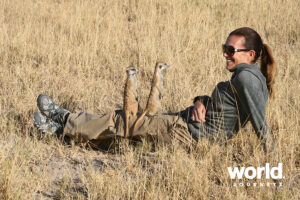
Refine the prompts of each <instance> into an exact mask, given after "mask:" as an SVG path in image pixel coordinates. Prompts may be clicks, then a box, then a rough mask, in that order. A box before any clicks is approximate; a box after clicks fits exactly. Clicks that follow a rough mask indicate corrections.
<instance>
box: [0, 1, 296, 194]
mask: <svg viewBox="0 0 300 200" xmlns="http://www.w3.org/2000/svg"><path fill="white" fill-rule="evenodd" d="M299 9H300V4H299V1H298V0H290V1H282V0H276V1H275V0H274V1H268V0H252V1H240V2H236V1H234V0H228V1H223V0H213V1H209V0H203V1H196V0H185V1H179V0H171V1H160V0H153V1H136V0H129V1H121V0H115V1H107V0H106V1H105V0H103V1H96V0H87V1H83V0H40V1H35V0H24V1H17V0H2V1H0V65H1V70H0V114H1V115H0V131H1V136H0V199H32V198H38V199H47V198H54V199H55V198H56V199H71V198H75V199H85V198H88V199H124V198H126V199H297V198H300V195H299V194H300V134H299V133H300V130H299V128H300V115H299V109H300V102H299V99H300V98H299V94H300V93H299V91H300V86H299V79H300V68H299V66H300V58H299V55H300V13H299ZM242 26H250V27H252V28H254V29H255V30H257V31H258V32H259V33H260V34H261V36H262V38H263V39H264V42H265V43H267V44H269V45H270V47H271V48H272V50H273V53H274V57H275V58H276V61H277V63H278V66H279V74H278V77H277V81H276V86H275V88H276V90H277V91H276V99H275V100H274V101H270V102H269V104H268V110H267V116H268V122H269V124H270V126H271V128H272V130H273V131H274V136H275V139H276V144H277V148H276V150H275V153H274V155H272V156H266V155H265V154H264V153H263V151H262V148H261V145H260V143H259V141H258V139H257V138H256V136H255V134H254V132H253V130H252V129H251V127H248V128H247V129H246V130H244V131H242V132H240V133H239V134H238V135H237V136H236V137H234V138H233V139H231V140H230V141H229V144H228V146H227V147H223V146H220V145H218V144H209V143H208V141H206V140H202V141H200V143H199V148H198V150H195V151H192V152H189V153H187V152H186V151H185V150H183V148H182V147H181V146H180V145H175V146H174V148H173V149H168V148H165V147H157V148H156V151H155V153H154V155H150V153H151V150H150V147H149V144H147V143H145V144H144V145H139V146H138V147H133V146H132V145H129V146H128V145H126V142H123V143H122V144H121V147H122V148H123V150H121V151H117V153H113V154H110V153H102V152H100V151H94V150H91V149H89V148H85V147H81V146H80V145H74V144H72V143H71V145H66V144H63V143H62V142H60V141H59V140H58V139H56V138H52V137H47V136H42V137H40V136H39V134H38V132H37V131H36V130H35V129H34V128H33V123H32V114H33V112H34V111H36V110H37V107H36V97H37V96H38V94H40V93H46V94H48V95H50V96H51V97H53V98H54V99H55V100H56V101H57V102H58V103H60V104H62V105H64V106H65V107H67V108H68V109H70V110H71V111H79V110H84V111H87V112H92V113H106V112H109V111H112V110H114V109H117V108H120V107H121V104H122V90H123V84H124V78H125V68H126V67H127V66H128V65H129V64H130V63H134V64H135V65H136V66H137V67H138V68H139V69H140V70H141V72H142V73H141V74H140V76H139V77H138V78H139V81H140V90H139V91H140V96H141V97H142V98H141V101H142V105H145V101H146V96H147V94H148V91H149V87H150V83H149V79H150V76H151V73H152V70H153V67H154V63H155V61H156V60H158V59H161V60H164V61H166V62H168V63H170V64H171V68H170V69H169V70H168V73H167V75H166V94H165V97H164V99H163V102H162V105H163V108H164V110H165V111H171V112H175V111H179V110H181V109H184V108H185V107H187V106H189V105H191V102H192V98H193V97H194V96H196V95H202V94H203V95H204V94H209V95H210V93H211V92H212V90H213V88H214V86H215V85H216V83H218V82H219V81H224V80H228V79H229V78H230V75H231V74H230V73H229V72H227V71H226V70H225V68H224V62H225V61H224V58H223V57H222V54H221V44H222V43H224V41H225V39H226V37H227V35H228V34H229V32H230V31H232V30H234V29H235V28H238V27H242ZM266 162H270V163H271V166H276V165H277V163H278V162H282V163H283V174H284V176H285V179H283V180H282V183H283V186H282V187H277V188H276V187H256V188H254V187H248V188H247V187H233V186H232V181H231V180H230V179H229V175H228V173H227V167H229V166H235V165H239V166H250V165H253V166H255V167H259V166H264V165H265V163H266Z"/></svg>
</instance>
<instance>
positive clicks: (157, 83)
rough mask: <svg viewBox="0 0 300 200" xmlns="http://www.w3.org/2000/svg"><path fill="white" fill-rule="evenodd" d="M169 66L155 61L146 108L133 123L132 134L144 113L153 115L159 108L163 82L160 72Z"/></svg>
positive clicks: (162, 93)
mask: <svg viewBox="0 0 300 200" xmlns="http://www.w3.org/2000/svg"><path fill="white" fill-rule="evenodd" d="M169 66H170V65H168V64H167V63H162V62H157V63H156V65H155V70H154V74H153V78H152V83H151V90H150V94H149V97H148V101H147V105H146V109H145V110H144V112H143V113H142V114H141V115H140V116H139V117H138V119H137V120H136V121H135V123H134V124H133V127H132V134H133V133H134V131H135V129H136V127H137V126H138V124H139V123H140V122H141V120H142V119H143V118H144V116H145V115H146V114H149V115H150V116H153V115H155V114H156V113H157V112H159V111H160V110H161V104H160V99H161V98H162V97H163V95H164V82H163V73H162V72H163V71H164V70H165V69H167V68H168V67H169Z"/></svg>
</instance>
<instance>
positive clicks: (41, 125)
mask: <svg viewBox="0 0 300 200" xmlns="http://www.w3.org/2000/svg"><path fill="white" fill-rule="evenodd" d="M33 122H34V125H35V126H36V127H37V128H38V129H39V130H40V131H42V132H43V133H46V132H48V133H50V134H56V135H59V134H61V133H62V132H63V127H62V125H60V124H58V123H56V122H52V121H50V120H49V119H47V118H46V117H45V116H44V115H42V114H41V113H39V112H35V113H34V114H33Z"/></svg>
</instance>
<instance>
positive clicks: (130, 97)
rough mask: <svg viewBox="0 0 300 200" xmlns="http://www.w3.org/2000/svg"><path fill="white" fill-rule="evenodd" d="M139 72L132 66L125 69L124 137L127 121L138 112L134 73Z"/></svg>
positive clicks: (127, 125)
mask: <svg viewBox="0 0 300 200" xmlns="http://www.w3.org/2000/svg"><path fill="white" fill-rule="evenodd" d="M138 72H139V70H138V69H136V68H135V67H133V66H130V67H128V68H127V69H126V73H127V79H126V83H125V87H124V99H123V100H124V102H123V111H124V114H125V137H128V134H129V122H130V120H131V119H132V118H134V117H135V116H136V114H137V112H138V108H139V104H138V95H137V78H136V74H137V73H138Z"/></svg>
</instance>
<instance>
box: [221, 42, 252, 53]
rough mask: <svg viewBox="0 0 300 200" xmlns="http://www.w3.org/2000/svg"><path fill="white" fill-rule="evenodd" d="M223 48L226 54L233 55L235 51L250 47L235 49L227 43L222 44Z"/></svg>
mask: <svg viewBox="0 0 300 200" xmlns="http://www.w3.org/2000/svg"><path fill="white" fill-rule="evenodd" d="M222 48H223V53H226V54H227V55H228V56H233V55H234V54H235V52H240V51H250V50H251V49H236V48H234V47H233V46H229V45H225V44H223V45H222Z"/></svg>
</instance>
